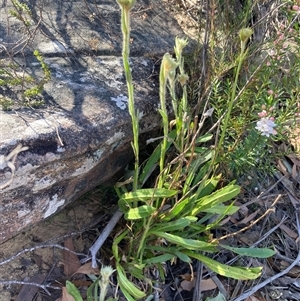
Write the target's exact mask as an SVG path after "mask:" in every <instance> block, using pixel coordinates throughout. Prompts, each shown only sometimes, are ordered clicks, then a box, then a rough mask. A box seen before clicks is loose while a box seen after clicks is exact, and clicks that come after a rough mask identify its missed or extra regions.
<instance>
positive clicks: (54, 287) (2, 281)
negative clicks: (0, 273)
mask: <svg viewBox="0 0 300 301" xmlns="http://www.w3.org/2000/svg"><path fill="white" fill-rule="evenodd" d="M0 284H2V285H12V284H21V285H33V286H37V287H39V288H42V289H43V290H44V291H45V292H46V293H47V294H48V295H49V296H51V293H50V292H49V291H48V290H47V288H52V289H55V290H61V287H60V286H53V285H50V284H38V283H35V282H26V281H18V280H0Z"/></svg>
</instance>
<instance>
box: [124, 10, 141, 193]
mask: <svg viewBox="0 0 300 301" xmlns="http://www.w3.org/2000/svg"><path fill="white" fill-rule="evenodd" d="M121 11H122V15H121V20H122V25H121V29H122V33H123V52H122V56H123V64H124V70H125V77H126V82H127V89H128V110H129V114H130V116H131V120H132V131H133V143H132V148H133V152H134V156H135V163H134V179H133V191H135V190H137V188H138V173H139V120H138V112H137V111H136V110H135V108H134V94H133V84H132V76H131V71H130V65H129V51H130V50H129V45H130V8H125V7H122V10H121Z"/></svg>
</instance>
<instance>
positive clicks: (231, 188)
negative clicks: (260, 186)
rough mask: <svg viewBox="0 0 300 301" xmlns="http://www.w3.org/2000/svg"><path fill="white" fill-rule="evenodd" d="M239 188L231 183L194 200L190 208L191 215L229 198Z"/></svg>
mask: <svg viewBox="0 0 300 301" xmlns="http://www.w3.org/2000/svg"><path fill="white" fill-rule="evenodd" d="M240 190H241V189H240V186H238V185H232V184H231V185H227V186H226V187H224V188H221V189H219V190H217V191H216V192H214V193H212V194H210V195H208V196H205V197H203V198H201V199H199V200H198V201H195V202H196V204H195V208H194V209H193V210H192V213H191V215H196V214H198V213H200V212H202V211H204V210H206V209H208V208H211V207H214V206H216V205H219V204H221V203H224V202H226V201H229V200H231V199H232V198H234V197H236V196H237V195H238V194H239V193H240Z"/></svg>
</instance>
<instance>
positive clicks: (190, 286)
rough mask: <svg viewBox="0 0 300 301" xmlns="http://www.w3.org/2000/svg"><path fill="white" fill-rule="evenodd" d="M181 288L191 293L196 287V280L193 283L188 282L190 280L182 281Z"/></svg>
mask: <svg viewBox="0 0 300 301" xmlns="http://www.w3.org/2000/svg"><path fill="white" fill-rule="evenodd" d="M180 287H181V288H182V289H183V290H184V291H188V292H190V291H191V290H192V289H193V288H194V287H195V278H194V279H193V280H192V281H188V280H183V281H181V283H180Z"/></svg>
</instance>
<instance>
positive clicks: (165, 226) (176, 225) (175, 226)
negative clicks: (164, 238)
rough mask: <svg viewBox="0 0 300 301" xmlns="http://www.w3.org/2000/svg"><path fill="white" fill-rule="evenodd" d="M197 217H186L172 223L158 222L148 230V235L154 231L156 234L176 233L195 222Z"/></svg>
mask: <svg viewBox="0 0 300 301" xmlns="http://www.w3.org/2000/svg"><path fill="white" fill-rule="evenodd" d="M196 221H197V217H195V216H186V217H182V218H179V219H178V220H175V221H172V222H167V223H166V222H163V221H162V222H160V223H157V224H155V225H154V226H153V227H152V228H151V229H150V230H149V234H153V233H155V231H158V232H167V231H177V230H183V229H184V228H185V227H187V226H189V225H190V224H191V223H193V222H196Z"/></svg>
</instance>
